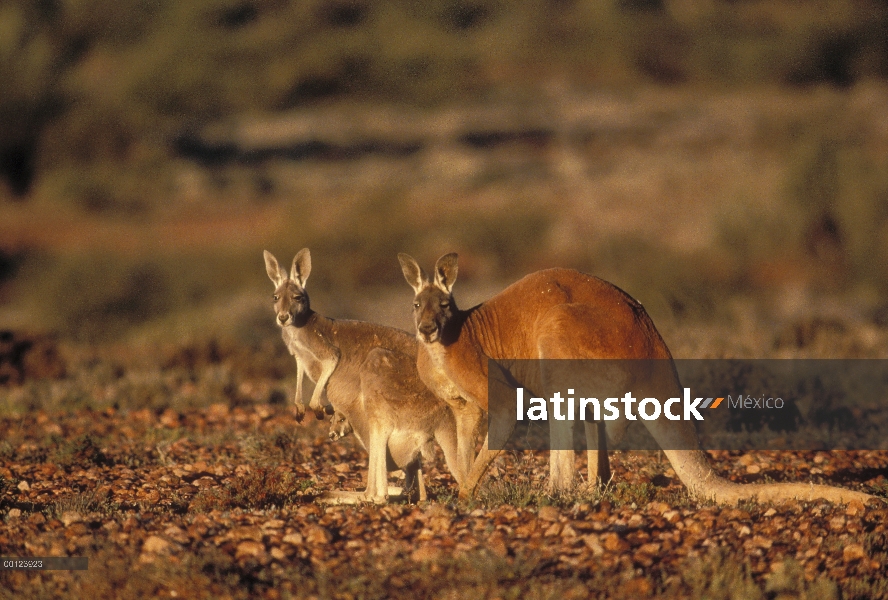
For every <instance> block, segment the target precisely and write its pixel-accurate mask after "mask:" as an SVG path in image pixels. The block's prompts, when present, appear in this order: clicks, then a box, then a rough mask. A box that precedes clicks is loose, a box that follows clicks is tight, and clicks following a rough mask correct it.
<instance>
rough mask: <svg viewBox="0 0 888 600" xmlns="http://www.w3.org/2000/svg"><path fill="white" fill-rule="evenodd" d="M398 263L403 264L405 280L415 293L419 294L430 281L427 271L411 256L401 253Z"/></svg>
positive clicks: (402, 270) (402, 269)
mask: <svg viewBox="0 0 888 600" xmlns="http://www.w3.org/2000/svg"><path fill="white" fill-rule="evenodd" d="M398 262H399V263H401V272H402V273H404V279H406V280H407V283H409V284H410V287H412V288H413V292H414V293H416V294H418V293H419V291H420V290H421V289H422V286H424V285H425V283H426V281H428V277H426V274H425V271H423V270H422V267H420V266H419V263H417V262H416V261H415V260H414V259H413V257H412V256H410V255H409V254H404V253H403V252H401V253H399V254H398Z"/></svg>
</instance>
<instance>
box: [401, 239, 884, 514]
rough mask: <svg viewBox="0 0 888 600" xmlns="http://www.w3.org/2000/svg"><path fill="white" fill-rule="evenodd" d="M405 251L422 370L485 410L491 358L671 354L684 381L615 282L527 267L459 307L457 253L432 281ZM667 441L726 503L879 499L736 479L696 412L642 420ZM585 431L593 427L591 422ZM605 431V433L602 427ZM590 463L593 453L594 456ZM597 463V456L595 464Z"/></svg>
mask: <svg viewBox="0 0 888 600" xmlns="http://www.w3.org/2000/svg"><path fill="white" fill-rule="evenodd" d="M398 259H399V261H400V263H401V269H402V271H403V273H404V277H405V278H406V279H407V283H409V284H410V286H411V287H412V288H413V291H414V293H415V297H414V302H413V313H414V321H415V324H416V330H417V338H418V339H419V340H420V342H421V344H420V346H421V351H420V353H419V357H418V359H417V365H418V368H419V370H420V376H421V377H422V378H423V381H425V382H426V383H427V385H430V388H431V389H432V390H433V391H435V392H436V393H437V394H445V395H446V394H452V393H458V394H460V395H461V396H462V397H463V398H465V399H467V400H471V401H473V402H476V403H477V404H478V406H480V407H481V408H482V409H484V410H485V411H486V410H488V389H487V385H488V383H487V376H488V372H487V371H488V363H487V359H488V358H493V359H541V358H558V359H565V358H586V359H588V358H612V359H665V360H668V361H669V364H670V365H672V368H671V369H669V371H670V374H667V376H665V377H661V378H660V381H658V382H657V386H658V387H659V388H660V389H666V390H667V392H666V394H668V395H666V394H664V395H663V396H660V397H664V398H665V397H670V396H679V395H680V390H681V386H680V383H679V381H678V375H677V373H676V371H675V367H674V364H673V363H672V355H671V353H670V352H669V349H668V348H667V347H666V344H665V342H664V341H663V338H662V337H660V334H659V332H657V330H656V328H655V327H654V324H653V322H652V321H651V318H650V317H649V316H648V314H647V312H646V311H645V310H644V308H643V307H642V306H641V304H639V303H638V302H637V301H635V300H634V299H633V298H632V297H630V296H629V295H628V294H627V293H626V292H624V291H623V290H621V289H619V288H617V287H616V286H614V285H612V284H610V283H608V282H606V281H603V280H602V279H599V278H596V277H592V276H589V275H586V274H583V273H580V272H578V271H574V270H571V269H547V270H544V271H538V272H536V273H532V274H530V275H527V276H526V277H524V278H523V279H521V280H519V281H517V282H516V283H514V284H512V285H511V286H509V287H507V288H506V289H505V290H503V291H502V292H500V293H499V294H497V295H496V296H494V297H493V298H491V299H489V300H487V301H486V302H483V303H482V304H479V305H478V306H475V307H474V308H470V309H468V310H460V309H459V308H457V306H456V303H455V302H454V299H453V293H452V289H453V284H454V282H455V281H456V275H457V255H456V254H446V255H444V256H442V257H441V258H439V259H438V261H437V262H436V264H435V270H434V279H433V280H430V279H429V278H428V277H427V276H426V274H425V272H424V271H423V270H422V269H421V268H420V266H419V265H418V264H417V262H416V261H415V260H414V259H413V258H412V257H410V256H409V255H407V254H399V255H398ZM644 424H645V426H646V427H647V429H648V431H649V432H650V433H651V435H652V436H653V438H654V439H655V440H656V441H657V443H658V444H659V445H660V446H661V447H662V448H694V449H692V450H664V452H665V454H666V456H667V458H668V459H669V461H670V462H671V463H672V467H673V468H674V470H675V473H676V475H677V476H678V477H679V479H681V481H682V483H684V484H685V486H687V488H688V490H689V492H690V493H691V495H692V496H695V497H699V498H703V499H712V500H714V501H715V502H717V503H719V504H737V503H738V502H740V501H741V500H746V499H749V500H757V501H759V502H785V501H793V500H800V501H810V500H814V499H824V500H828V501H832V502H839V503H847V502H849V501H852V500H856V501H860V502H864V503H865V502H866V501H868V500H870V499H872V498H873V496H870V495H868V494H864V493H862V492H855V491H852V490H846V489H842V488H837V487H832V486H826V485H808V484H802V483H769V484H736V483H733V482H730V481H728V480H726V479H723V478H722V477H719V476H718V475H717V474H716V473H715V472H714V471H713V470H712V468H711V467H710V466H709V463H708V461H707V459H706V455H705V453H704V452H703V451H702V450H701V449H700V447H699V442H698V440H697V434H696V431H695V429H694V426H693V424H692V423H691V422H690V421H684V420H679V421H672V420H665V419H657V420H654V421H644ZM587 432H588V429H587ZM599 437H604V436H602V435H599ZM499 453H500V451H497V450H490V449H489V435H488V438H487V439H485V442H484V446H483V448H482V450H481V452H480V453H479V455H478V457H477V458H476V460H475V462H474V464H473V465H472V468H471V470H470V472H469V475H468V477H467V480H466V484H465V485H464V486H461V487H460V497H461V498H470V497H472V496H473V495H474V493H475V490H476V488H477V487H478V484H479V483H480V481H481V478H482V477H483V476H484V474H485V472H486V471H487V468H488V467H489V466H490V463H491V462H493V460H495V459H496V457H497V456H498V455H499ZM572 456H573V455H572V454H570V453H569V452H568V451H552V453H551V455H550V485H551V486H552V487H553V488H555V489H561V490H565V489H569V488H570V487H571V486H572V485H573V478H574V471H575V468H574V461H573V458H572ZM590 463H591V460H590ZM593 466H594V465H592V464H590V473H592V468H593Z"/></svg>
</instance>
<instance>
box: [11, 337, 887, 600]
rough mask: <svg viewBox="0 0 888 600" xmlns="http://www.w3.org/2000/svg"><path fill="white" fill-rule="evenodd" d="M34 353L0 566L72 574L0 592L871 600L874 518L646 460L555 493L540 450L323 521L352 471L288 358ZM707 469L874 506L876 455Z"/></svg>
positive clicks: (880, 485)
mask: <svg viewBox="0 0 888 600" xmlns="http://www.w3.org/2000/svg"><path fill="white" fill-rule="evenodd" d="M11 339H12V338H10V339H7V340H6V341H7V342H8V343H7V346H6V348H7V349H8V348H11V347H12V346H10V345H9V343H11ZM15 339H18V340H19V341H21V338H20V337H19V338H15ZM32 342H34V343H32V344H31V346H30V348H32V350H28V351H24V352H22V355H21V356H20V357H19V358H20V360H18V362H16V360H13V358H14V357H12V354H10V353H9V352H6V354H5V355H4V365H5V368H6V372H7V373H10V374H11V375H10V381H12V379H13V377H17V379H16V381H17V383H16V384H15V385H10V384H7V387H5V388H2V392H3V395H2V400H3V401H4V403H3V412H2V417H0V440H2V441H0V514H2V524H0V554H2V555H3V556H4V557H10V556H19V557H29V556H30V557H37V556H87V557H89V569H88V570H87V571H51V572H50V571H45V572H24V571H12V570H3V571H0V580H2V582H3V585H2V588H0V596H3V597H19V598H21V597H31V598H53V597H78V598H94V599H100V598H116V597H140V596H151V595H153V596H158V597H188V598H226V597H227V598H248V597H249V598H257V597H261V598H311V597H315V598H384V597H396V598H397V597H402V598H425V597H429V598H431V597H435V598H451V597H452V598H468V597H473V598H474V597H479V598H480V597H485V598H550V597H551V598H555V597H557V598H586V597H596V596H597V597H608V598H636V597H639V596H645V595H650V594H656V595H658V596H660V597H665V598H682V597H689V596H691V597H701V596H706V597H710V598H765V597H767V598H775V597H780V598H796V597H801V598H839V597H842V598H877V597H888V566H886V565H888V533H886V523H888V508H886V506H885V505H884V504H879V503H873V504H871V505H870V506H863V505H859V504H858V505H850V506H833V505H830V504H827V503H809V504H803V505H800V506H792V507H789V506H768V505H755V504H749V505H743V506H740V507H738V508H722V507H716V506H711V505H707V504H705V503H697V502H694V501H691V500H690V499H689V498H688V496H687V494H686V491H685V489H684V488H683V487H682V485H681V484H680V483H679V482H678V481H677V479H676V478H675V476H674V473H673V472H672V470H671V469H670V467H669V464H668V463H667V462H666V461H665V460H663V459H662V458H661V457H660V456H659V454H658V453H619V452H618V453H614V456H613V465H614V470H615V477H614V480H613V482H612V483H611V485H610V486H609V487H608V488H607V489H605V490H603V491H585V492H583V491H578V492H577V493H575V494H571V495H565V496H560V495H558V496H551V495H547V494H546V493H545V491H544V490H545V478H546V458H547V457H546V455H545V453H541V452H537V453H523V454H515V455H511V456H508V457H506V458H505V459H504V460H501V461H500V462H499V463H498V464H497V465H496V466H495V467H494V468H493V470H492V473H491V477H490V478H489V479H488V480H487V483H486V485H485V486H484V488H483V490H482V491H481V494H480V495H479V497H478V498H477V499H476V500H475V501H473V502H470V503H464V502H459V501H457V499H456V493H455V492H456V488H455V484H454V482H453V480H452V478H451V476H450V475H449V473H447V471H446V469H445V468H444V466H443V460H441V457H440V456H438V460H437V461H436V462H435V464H434V465H433V466H432V467H431V468H430V469H429V470H428V474H427V477H428V484H429V488H430V496H431V498H432V499H431V501H430V502H428V503H426V504H422V505H407V504H392V505H388V506H372V505H363V506H325V505H323V504H321V503H319V502H318V501H317V498H318V496H319V495H320V494H322V493H324V492H327V491H330V490H336V489H359V488H360V487H361V479H362V474H363V471H364V469H365V468H366V464H367V456H366V453H365V452H364V450H363V449H361V448H360V446H359V445H358V444H357V442H356V440H355V439H354V437H350V438H346V439H345V440H342V441H340V442H336V443H332V442H329V441H328V440H327V439H326V433H327V424H326V423H324V422H318V421H316V420H314V418H313V417H311V416H309V417H307V418H306V420H305V421H304V422H302V423H299V422H297V421H296V419H295V417H294V414H293V409H292V408H291V405H290V399H289V394H290V392H289V391H288V390H289V388H288V387H287V386H288V385H289V380H288V379H286V378H285V379H283V380H281V379H280V374H276V372H275V368H277V367H276V366H275V365H278V364H279V365H280V368H281V369H282V370H284V371H285V370H286V366H287V363H286V360H287V358H288V357H286V356H279V355H278V354H277V353H276V351H275V353H274V355H273V356H265V357H263V358H264V359H265V360H264V361H263V362H262V364H264V365H266V366H265V367H264V369H265V370H264V371H262V370H257V369H256V368H254V367H251V366H250V365H251V363H250V362H249V361H246V360H245V359H244V357H243V356H242V355H238V354H237V352H235V351H234V350H233V349H232V348H227V347H225V346H224V345H221V346H220V345H218V344H216V343H211V344H207V345H199V346H189V347H182V348H167V349H161V350H155V351H154V352H151V353H146V354H144V355H141V356H132V355H127V354H125V353H122V352H121V351H120V350H119V349H118V350H117V351H108V350H106V351H104V352H96V353H95V354H93V355H91V356H90V355H88V353H85V352H83V351H82V349H81V350H80V351H78V352H77V353H72V352H71V351H70V349H66V348H65V346H64V345H61V347H60V348H55V347H54V346H53V345H52V342H51V340H46V339H43V340H42V341H41V340H32ZM37 342H39V343H37ZM47 348H55V349H53V350H52V351H49V350H47ZM35 352H39V354H37V355H35V354H34V353H35ZM269 352H271V350H269ZM258 353H259V354H260V355H261V352H258ZM11 357H12V358H11ZM53 361H56V362H57V363H58V364H57V367H58V368H57V369H56V370H52V369H49V368H48V365H51V364H53ZM276 361H280V362H276ZM256 364H258V362H257V363H256ZM17 365H18V366H17ZM152 365H153V366H152ZM38 368H42V369H44V371H42V373H43V374H44V378H43V379H33V378H31V377H30V376H29V373H30V372H31V371H32V370H33V369H38ZM46 377H49V378H46ZM23 409H24V410H23ZM710 459H711V460H712V462H713V464H715V465H716V467H717V469H718V470H719V471H720V472H722V473H723V474H725V475H726V476H728V477H729V478H731V479H732V480H736V481H755V480H762V479H766V478H771V479H774V480H793V481H796V480H798V481H818V482H827V483H834V484H836V485H844V486H847V487H852V488H855V489H861V490H867V491H870V492H872V493H875V494H877V495H881V496H883V497H884V496H885V495H886V490H888V482H886V476H888V453H886V452H835V453H828V452H768V453H747V454H744V453H739V452H712V453H710Z"/></svg>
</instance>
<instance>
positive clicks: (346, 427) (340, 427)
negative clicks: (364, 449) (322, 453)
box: [327, 412, 353, 442]
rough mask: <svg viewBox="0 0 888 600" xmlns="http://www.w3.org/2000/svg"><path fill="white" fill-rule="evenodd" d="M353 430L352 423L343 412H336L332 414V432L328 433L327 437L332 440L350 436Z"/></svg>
mask: <svg viewBox="0 0 888 600" xmlns="http://www.w3.org/2000/svg"><path fill="white" fill-rule="evenodd" d="M352 431H353V430H352V426H351V423H349V422H348V418H347V417H346V416H345V415H344V414H343V413H341V412H335V413H333V414H332V415H331V416H330V433H328V434H327V437H329V438H330V441H331V442H335V441H336V440H341V439H342V438H344V437H348V436H349V435H351V433H352Z"/></svg>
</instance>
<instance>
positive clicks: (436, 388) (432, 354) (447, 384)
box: [419, 344, 475, 400]
mask: <svg viewBox="0 0 888 600" xmlns="http://www.w3.org/2000/svg"><path fill="white" fill-rule="evenodd" d="M419 367H420V373H421V375H422V381H423V383H425V384H426V387H428V388H429V389H430V390H431V391H432V392H433V393H434V394H435V395H436V396H438V397H439V398H442V399H444V400H453V399H456V398H464V399H466V400H475V398H473V397H472V395H470V394H468V393H467V391H466V390H465V389H464V388H463V386H461V385H460V383H459V381H457V380H456V379H455V378H453V377H451V375H450V373H451V372H452V370H451V369H449V368H448V362H447V356H446V351H445V350H444V348H443V347H441V346H440V345H439V344H429V345H427V346H425V356H424V357H422V358H421V359H420V363H419Z"/></svg>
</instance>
